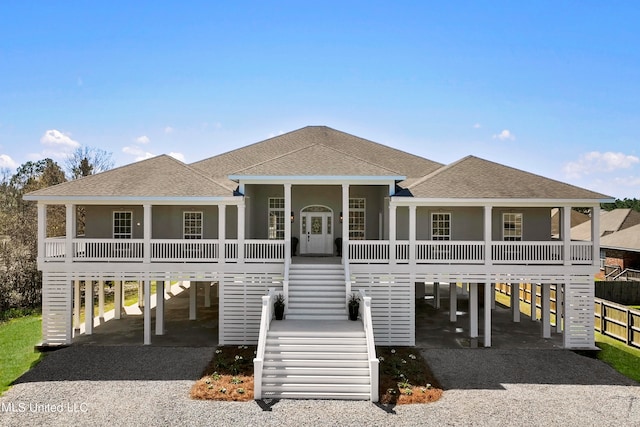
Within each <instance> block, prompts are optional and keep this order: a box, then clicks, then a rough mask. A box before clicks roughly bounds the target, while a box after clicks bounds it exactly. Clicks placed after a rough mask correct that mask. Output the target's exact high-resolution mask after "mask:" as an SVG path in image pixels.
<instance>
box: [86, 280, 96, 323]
mask: <svg viewBox="0 0 640 427" xmlns="http://www.w3.org/2000/svg"><path fill="white" fill-rule="evenodd" d="M94 315H95V314H94V310H93V281H92V280H85V281H84V333H85V334H87V335H91V334H93V317H94Z"/></svg>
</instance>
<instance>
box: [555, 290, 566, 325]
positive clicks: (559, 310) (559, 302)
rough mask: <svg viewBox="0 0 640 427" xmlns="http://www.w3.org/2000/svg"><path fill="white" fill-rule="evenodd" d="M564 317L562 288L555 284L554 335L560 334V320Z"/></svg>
mask: <svg viewBox="0 0 640 427" xmlns="http://www.w3.org/2000/svg"><path fill="white" fill-rule="evenodd" d="M563 317H564V287H563V286H562V283H556V333H557V334H559V333H561V332H562V318H563Z"/></svg>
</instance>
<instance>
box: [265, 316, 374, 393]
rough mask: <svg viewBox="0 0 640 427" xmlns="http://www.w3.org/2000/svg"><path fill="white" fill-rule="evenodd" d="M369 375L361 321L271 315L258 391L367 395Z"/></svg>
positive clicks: (369, 386)
mask: <svg viewBox="0 0 640 427" xmlns="http://www.w3.org/2000/svg"><path fill="white" fill-rule="evenodd" d="M370 392H371V378H370V374H369V362H368V358H367V345H366V338H365V333H364V328H363V325H362V322H360V321H357V322H352V321H349V320H340V321H337V320H334V321H323V322H318V321H317V320H291V319H290V318H287V319H286V320H284V321H275V320H274V321H272V322H271V329H270V330H269V332H268V334H267V341H266V351H265V357H264V365H263V372H262V396H263V398H273V399H280V398H285V399H287V398H288V399H348V400H368V399H370V396H371V395H370Z"/></svg>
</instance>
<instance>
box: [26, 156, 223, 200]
mask: <svg viewBox="0 0 640 427" xmlns="http://www.w3.org/2000/svg"><path fill="white" fill-rule="evenodd" d="M232 192H233V190H232V189H231V188H228V187H223V186H221V185H220V184H219V183H217V182H214V181H213V180H212V179H210V178H208V177H207V176H205V175H203V174H202V173H200V172H198V171H197V170H195V169H193V168H191V167H189V166H187V165H185V164H184V163H182V162H181V161H179V160H176V159H174V158H173V157H170V156H167V155H161V156H157V157H153V158H151V159H147V160H142V161H140V162H136V163H132V164H130V165H126V166H122V167H119V168H116V169H111V170H109V171H106V172H102V173H100V174H97V175H90V176H87V177H84V178H80V179H77V180H74V181H68V182H65V183H62V184H59V185H55V186H53V187H47V188H43V189H41V190H37V191H34V192H32V193H29V194H28V196H27V199H38V198H42V197H47V196H54V197H59V198H63V197H68V198H74V197H89V196H90V197H96V198H101V197H103V198H110V197H187V198H188V197H224V196H231V195H232Z"/></svg>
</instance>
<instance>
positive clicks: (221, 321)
mask: <svg viewBox="0 0 640 427" xmlns="http://www.w3.org/2000/svg"><path fill="white" fill-rule="evenodd" d="M224 292H225V288H224V276H220V279H219V280H218V301H219V304H220V309H219V310H218V344H219V345H225V344H226V343H227V342H226V341H225V323H224V310H223V307H224V304H225V298H224Z"/></svg>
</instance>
